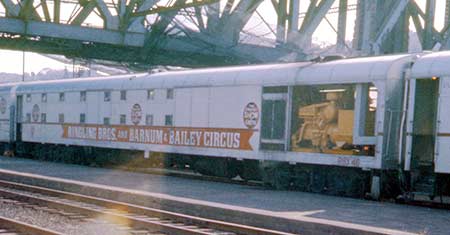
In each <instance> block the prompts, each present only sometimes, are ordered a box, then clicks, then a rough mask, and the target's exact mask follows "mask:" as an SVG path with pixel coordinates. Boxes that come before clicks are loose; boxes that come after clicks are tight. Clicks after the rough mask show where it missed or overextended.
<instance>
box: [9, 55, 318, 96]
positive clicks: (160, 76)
mask: <svg viewBox="0 0 450 235" xmlns="http://www.w3.org/2000/svg"><path fill="white" fill-rule="evenodd" d="M310 64H312V62H299V63H287V64H267V65H249V66H233V67H225V68H207V69H192V70H183V71H171V72H161V73H155V74H147V73H145V74H130V75H121V76H110V77H94V78H78V79H65V80H52V81H38V82H29V83H23V84H21V85H19V86H18V88H17V92H18V93H26V92H61V91H79V90H119V89H143V87H145V88H176V87H202V86H203V87H204V86H231V85H260V84H269V83H273V84H277V83H282V84H284V83H286V82H288V80H289V79H290V80H292V78H294V77H295V76H296V74H297V73H298V71H299V69H301V68H302V67H305V66H308V65H310ZM130 81H131V82H130Z"/></svg>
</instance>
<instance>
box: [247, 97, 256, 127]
mask: <svg viewBox="0 0 450 235" xmlns="http://www.w3.org/2000/svg"><path fill="white" fill-rule="evenodd" d="M258 120H259V109H258V105H256V104H255V103H253V102H251V103H248V104H247V105H246V106H245V108H244V124H245V125H246V126H247V127H248V128H250V129H251V128H254V127H255V126H256V125H257V124H258Z"/></svg>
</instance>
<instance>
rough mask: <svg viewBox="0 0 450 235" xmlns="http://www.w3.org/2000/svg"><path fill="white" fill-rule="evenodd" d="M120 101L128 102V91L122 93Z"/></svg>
mask: <svg viewBox="0 0 450 235" xmlns="http://www.w3.org/2000/svg"><path fill="white" fill-rule="evenodd" d="M120 100H127V91H120Z"/></svg>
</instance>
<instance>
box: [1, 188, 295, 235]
mask: <svg viewBox="0 0 450 235" xmlns="http://www.w3.org/2000/svg"><path fill="white" fill-rule="evenodd" d="M0 201H2V202H4V203H12V204H19V205H22V206H27V207H33V208H35V209H36V210H40V211H45V212H48V213H56V214H59V215H63V216H67V217H68V218H70V219H75V220H82V221H95V220H96V218H102V220H106V221H107V222H108V223H111V224H114V225H117V226H120V227H121V229H122V230H124V231H126V234H170V235H172V234H173V235H241V234H242V235H244V234H248V235H289V234H290V233H285V232H280V231H274V230H268V229H263V228H256V227H252V226H246V225H241V224H235V223H228V222H223V221H217V220H210V219H205V218H200V217H195V216H190V215H184V214H180V213H174V212H170V211H165V210H160V209H154V208H149V207H142V206H138V205H133V204H129V203H123V202H117V201H112V200H108V199H103V198H98V197H91V196H85V195H81V194H76V193H68V192H64V191H59V190H53V189H48V188H42V187H37V186H30V185H25V184H19V183H13V182H7V181H0Z"/></svg>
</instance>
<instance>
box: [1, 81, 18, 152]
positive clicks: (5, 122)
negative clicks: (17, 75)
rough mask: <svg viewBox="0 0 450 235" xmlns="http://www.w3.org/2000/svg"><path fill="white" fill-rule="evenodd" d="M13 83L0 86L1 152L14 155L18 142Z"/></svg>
mask: <svg viewBox="0 0 450 235" xmlns="http://www.w3.org/2000/svg"><path fill="white" fill-rule="evenodd" d="M15 87H16V85H15V84H13V83H5V84H0V152H1V153H4V155H7V156H11V155H13V153H14V151H12V150H13V148H14V145H15V140H16V125H15V123H16V113H15V112H16V108H15V104H16V97H15Z"/></svg>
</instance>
